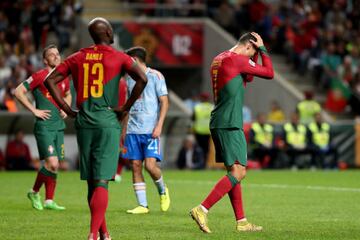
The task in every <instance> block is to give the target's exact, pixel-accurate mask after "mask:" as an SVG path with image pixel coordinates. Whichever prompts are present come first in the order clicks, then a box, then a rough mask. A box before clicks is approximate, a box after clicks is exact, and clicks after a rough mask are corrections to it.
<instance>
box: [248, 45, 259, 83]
mask: <svg viewBox="0 0 360 240" xmlns="http://www.w3.org/2000/svg"><path fill="white" fill-rule="evenodd" d="M258 58H259V51H257V52H256V53H255V55H254V57H253V58H252V59H251V60H252V61H253V62H254V63H257V61H258ZM253 79H254V75H251V74H248V75H246V79H245V82H252V80H253Z"/></svg>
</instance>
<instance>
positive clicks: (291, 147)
mask: <svg viewBox="0 0 360 240" xmlns="http://www.w3.org/2000/svg"><path fill="white" fill-rule="evenodd" d="M283 128H284V133H283V139H284V141H285V146H286V152H287V154H288V156H289V157H290V165H291V167H292V168H293V169H297V168H298V166H299V163H298V162H297V161H296V160H297V159H298V157H300V156H303V155H309V154H311V153H312V151H311V149H310V148H309V146H308V140H307V132H306V131H307V130H306V126H305V125H304V124H302V123H300V121H299V114H298V113H297V112H294V113H293V114H292V115H291V122H289V123H286V124H285V125H284V126H283Z"/></svg>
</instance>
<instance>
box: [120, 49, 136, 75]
mask: <svg viewBox="0 0 360 240" xmlns="http://www.w3.org/2000/svg"><path fill="white" fill-rule="evenodd" d="M120 54H121V55H120V57H121V58H123V59H124V61H123V64H122V67H123V70H125V72H127V71H129V70H130V69H131V67H132V66H133V65H134V64H135V61H134V59H132V57H130V56H129V55H127V54H125V53H120Z"/></svg>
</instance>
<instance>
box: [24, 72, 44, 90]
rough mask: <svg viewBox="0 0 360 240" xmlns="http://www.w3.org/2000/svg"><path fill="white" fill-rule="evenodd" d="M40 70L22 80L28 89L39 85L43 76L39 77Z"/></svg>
mask: <svg viewBox="0 0 360 240" xmlns="http://www.w3.org/2000/svg"><path fill="white" fill-rule="evenodd" d="M41 75H42V74H41V73H40V72H36V73H34V74H32V75H31V76H30V77H29V78H28V79H26V80H25V81H24V86H25V88H26V89H27V90H28V91H33V90H34V89H35V88H36V87H37V86H39V85H40V84H41V83H42V81H44V78H42V77H41Z"/></svg>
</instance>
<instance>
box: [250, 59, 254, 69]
mask: <svg viewBox="0 0 360 240" xmlns="http://www.w3.org/2000/svg"><path fill="white" fill-rule="evenodd" d="M249 64H250V65H251V66H252V67H255V62H254V61H253V60H251V59H249Z"/></svg>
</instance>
